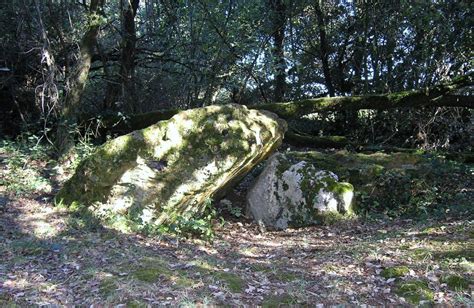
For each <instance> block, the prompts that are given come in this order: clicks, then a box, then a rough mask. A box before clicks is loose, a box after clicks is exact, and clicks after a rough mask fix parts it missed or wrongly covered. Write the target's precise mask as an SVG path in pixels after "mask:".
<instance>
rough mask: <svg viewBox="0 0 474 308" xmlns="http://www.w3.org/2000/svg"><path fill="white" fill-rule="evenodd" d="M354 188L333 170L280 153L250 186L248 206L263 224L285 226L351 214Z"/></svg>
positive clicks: (263, 225) (314, 222)
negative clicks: (340, 178) (322, 168)
mask: <svg viewBox="0 0 474 308" xmlns="http://www.w3.org/2000/svg"><path fill="white" fill-rule="evenodd" d="M353 191H354V188H353V187H352V185H351V184H349V183H345V182H339V181H338V177H337V175H336V174H334V173H333V172H330V171H326V170H321V169H317V168H316V167H315V166H314V165H312V164H311V163H309V162H307V161H304V160H300V161H295V160H294V159H292V158H291V157H287V156H286V155H284V154H280V153H277V154H274V155H273V156H272V157H271V158H270V159H269V160H268V161H267V163H266V166H265V169H264V170H263V172H262V173H261V174H260V176H259V177H258V178H257V180H256V181H255V183H254V185H253V186H252V187H251V188H250V190H249V192H248V194H247V207H248V212H249V214H251V216H252V217H253V218H254V219H255V220H256V221H257V222H258V223H259V224H260V225H261V226H262V227H265V228H269V229H277V230H283V229H286V228H287V227H301V226H308V225H312V224H319V223H325V222H326V221H327V219H328V218H330V219H333V218H343V217H344V216H345V215H346V214H351V213H352V197H353V194H354V193H353Z"/></svg>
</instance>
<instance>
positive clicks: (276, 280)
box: [0, 196, 474, 306]
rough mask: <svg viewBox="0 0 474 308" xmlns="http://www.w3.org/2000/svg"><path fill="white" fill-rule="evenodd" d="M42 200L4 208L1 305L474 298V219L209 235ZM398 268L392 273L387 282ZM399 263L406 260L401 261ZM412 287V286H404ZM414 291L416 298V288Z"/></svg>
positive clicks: (453, 301) (247, 226) (244, 227)
mask: <svg viewBox="0 0 474 308" xmlns="http://www.w3.org/2000/svg"><path fill="white" fill-rule="evenodd" d="M68 216H69V214H68V213H66V212H64V210H59V209H57V208H54V207H53V206H52V204H51V203H50V202H49V201H48V200H43V199H42V198H41V197H39V196H36V198H33V196H31V197H21V198H15V199H11V200H8V204H7V205H6V206H4V207H3V211H2V213H1V214H0V240H1V241H0V243H1V244H0V256H1V262H0V303H2V304H12V303H16V304H18V305H20V306H23V305H27V304H38V305H47V304H60V305H75V304H80V305H91V304H101V305H118V304H126V305H131V306H134V305H135V306H137V305H138V306H140V305H155V304H164V305H166V304H169V305H173V306H175V305H185V306H188V305H198V304H226V305H263V306H278V305H279V304H303V305H305V304H310V305H317V304H323V305H328V304H338V303H348V304H353V305H362V304H367V305H387V304H396V305H398V304H408V303H410V302H411V303H414V302H413V300H414V299H413V298H411V297H412V295H413V294H415V295H417V293H416V292H411V293H410V292H409V294H405V293H403V290H400V286H401V284H402V283H403V282H407V281H408V282H410V281H418V282H420V281H422V282H425V283H426V286H427V289H426V294H425V295H423V294H424V293H423V292H424V291H423V290H422V291H423V292H422V293H423V294H422V296H421V298H419V299H418V298H415V300H420V301H422V302H423V300H426V301H431V300H432V301H433V302H434V303H440V304H448V305H466V306H471V305H473V301H472V290H473V289H472V288H473V285H468V286H467V288H464V287H463V288H462V289H461V288H457V289H456V288H454V289H455V290H451V289H452V288H450V286H449V285H448V284H447V283H446V281H443V279H446V278H444V277H448V276H449V275H455V276H456V275H457V276H459V277H463V278H465V279H466V281H469V279H471V280H470V284H471V283H472V271H473V265H474V263H473V262H474V258H473V257H474V254H473V245H472V244H473V241H472V238H473V234H474V232H473V225H472V222H465V221H444V222H436V223H430V222H429V221H428V222H426V223H423V224H420V223H418V224H414V223H413V222H411V221H385V222H371V223H363V222H360V221H359V222H358V221H355V222H351V223H346V224H341V225H334V226H330V227H310V228H303V229H298V230H288V231H283V232H267V233H264V234H261V233H260V231H259V230H258V228H257V227H256V225H254V224H252V223H242V222H227V223H225V225H224V226H222V227H220V228H219V229H218V230H217V238H216V239H215V240H214V241H213V243H212V244H211V243H203V242H200V241H189V240H188V241H185V242H183V241H178V240H176V239H173V238H165V237H161V238H148V237H142V236H139V235H133V234H117V233H115V232H114V231H113V230H107V229H105V228H103V227H100V226H95V228H94V227H90V226H89V227H87V228H83V226H81V223H80V221H75V222H74V221H71V218H70V217H68ZM396 266H406V268H408V270H407V271H406V272H404V271H402V272H403V273H402V275H401V276H400V277H391V278H386V277H385V278H384V277H383V276H387V275H386V274H385V275H384V273H386V272H387V271H385V272H384V269H385V270H386V269H393V268H394V267H395V268H397V267H396ZM400 268H403V267H400ZM412 293H413V294H412ZM415 297H416V296H415Z"/></svg>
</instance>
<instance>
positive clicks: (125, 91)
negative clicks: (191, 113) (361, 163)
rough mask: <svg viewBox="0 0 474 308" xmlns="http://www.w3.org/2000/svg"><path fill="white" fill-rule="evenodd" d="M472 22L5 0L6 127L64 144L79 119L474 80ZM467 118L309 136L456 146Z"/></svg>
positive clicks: (443, 6) (444, 16)
mask: <svg viewBox="0 0 474 308" xmlns="http://www.w3.org/2000/svg"><path fill="white" fill-rule="evenodd" d="M470 13H472V5H470V4H469V3H468V2H466V1H415V2H411V1H307V0H265V1H246V0H241V1H240V0H239V1H236V0H228V1H207V0H197V1H168V0H160V1H158V0H145V1H139V0H134V1H124V0H121V1H105V0H92V1H61V0H56V1H55V0H47V1H46V0H45V1H40V0H34V1H6V2H5V3H4V4H3V7H2V10H1V12H0V14H1V18H0V26H1V28H2V29H3V31H2V33H1V34H0V36H1V43H0V44H1V52H0V66H1V72H0V74H1V80H0V86H1V91H2V92H1V99H2V103H1V108H2V118H0V121H1V124H2V129H3V131H4V133H6V134H9V135H16V134H18V133H19V131H20V129H21V127H23V128H25V127H28V129H30V130H31V129H33V128H34V129H35V130H36V131H37V132H38V133H39V134H43V135H44V136H45V137H48V138H51V139H53V136H52V135H54V134H55V133H56V132H57V133H58V134H57V135H58V136H59V139H64V138H66V136H65V135H69V132H71V131H74V130H76V129H77V125H79V124H80V122H79V118H80V117H81V116H82V115H84V114H86V115H88V116H92V117H95V118H97V117H98V118H100V116H103V115H111V114H112V115H116V116H119V117H122V116H124V115H131V114H137V113H145V112H149V111H154V110H157V109H187V108H193V107H201V106H205V105H210V104H224V103H237V104H245V105H258V104H261V103H271V102H282V101H295V100H302V99H307V98H315V97H326V96H330V97H332V96H357V95H368V94H385V93H398V92H402V91H407V90H420V89H421V90H422V89H427V88H430V87H434V86H436V85H439V84H442V83H446V82H450V81H451V80H452V79H453V78H455V77H458V76H462V75H465V74H467V73H469V72H470V71H471V70H472V50H471V48H470V44H469V42H471V41H472V19H470V18H468V16H469V15H470ZM469 89H470V88H469V87H468V88H467V90H466V88H464V92H463V94H466V91H467V94H470V93H469V91H471V92H472V89H471V90H469ZM458 94H459V93H458ZM461 94H462V93H461ZM464 100H465V99H464ZM468 113H469V112H467V111H466V110H465V109H443V108H441V109H439V108H427V109H422V110H420V109H415V110H409V111H408V110H395V111H394V110H392V111H389V112H385V111H378V112H373V111H368V112H366V113H365V116H363V117H360V116H358V115H357V114H355V113H354V112H342V113H339V114H337V113H336V115H335V117H328V116H326V115H324V114H323V115H320V121H319V124H313V125H312V129H311V131H308V132H307V133H310V134H313V135H314V134H319V135H321V134H322V135H335V134H336V135H347V136H352V137H354V138H355V137H357V139H358V140H359V139H360V141H361V142H364V143H367V142H369V141H370V143H377V142H379V143H380V142H384V141H385V140H386V139H387V138H389V137H390V136H389V135H387V134H388V133H390V134H391V131H393V130H398V129H400V128H401V127H403V128H407V130H406V131H404V132H400V133H399V134H398V135H396V136H394V137H392V138H390V139H391V140H393V141H396V142H397V143H398V144H397V145H404V146H422V147H423V146H424V147H428V148H443V147H444V148H445V149H447V148H450V147H452V144H451V143H453V142H455V141H460V143H459V144H457V145H454V148H453V149H457V148H459V147H460V146H461V145H462V144H463V142H464V143H465V142H466V134H464V135H463V133H462V129H461V130H460V129H459V128H460V127H463V125H464V124H463V123H464V122H466V121H468V118H469V114H468ZM407 117H408V119H409V121H406V119H407ZM404 119H405V121H402V120H404ZM369 122H370V124H369ZM387 122H388V123H387ZM358 124H361V125H362V126H361V125H358ZM65 125H66V126H68V128H67V129H61V128H62V127H63V128H64V126H65ZM367 125H371V126H372V130H373V129H376V130H377V132H378V133H377V136H375V135H373V134H372V135H370V133H369V132H368V131H367ZM454 130H456V132H453V131H454ZM64 131H67V132H68V133H67V134H65V133H64ZM431 132H437V133H438V134H439V136H440V138H437V140H433V139H430V137H429V136H428V135H430V133H431ZM448 139H449V141H448ZM462 140H464V141H462ZM62 141H64V140H62ZM62 143H63V142H59V143H57V146H58V147H64V146H65V145H64V144H62Z"/></svg>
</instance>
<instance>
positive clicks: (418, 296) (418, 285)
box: [395, 280, 434, 305]
mask: <svg viewBox="0 0 474 308" xmlns="http://www.w3.org/2000/svg"><path fill="white" fill-rule="evenodd" d="M395 293H396V294H397V295H398V296H401V297H403V298H405V299H406V300H407V301H408V302H409V303H411V304H413V305H418V304H419V303H420V302H421V301H428V302H432V301H433V300H434V292H433V291H432V290H431V289H430V288H429V287H428V282H427V281H425V280H408V281H400V282H399V283H398V284H397V285H396V289H395Z"/></svg>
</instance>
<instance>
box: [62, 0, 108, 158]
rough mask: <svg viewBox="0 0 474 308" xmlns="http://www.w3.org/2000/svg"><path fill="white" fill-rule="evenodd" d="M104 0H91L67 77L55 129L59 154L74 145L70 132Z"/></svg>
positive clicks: (87, 73)
mask: <svg viewBox="0 0 474 308" xmlns="http://www.w3.org/2000/svg"><path fill="white" fill-rule="evenodd" d="M104 2H105V0H91V3H90V6H89V12H88V16H87V17H88V21H87V23H88V25H87V30H86V32H85V33H84V36H83V37H82V39H81V42H80V48H79V58H78V60H77V63H76V65H75V68H74V71H73V73H72V76H71V77H70V78H69V91H68V93H67V96H66V99H65V102H64V107H63V109H62V112H61V117H60V123H59V126H58V130H57V136H56V145H57V148H58V150H59V153H60V154H61V155H64V154H67V153H68V152H69V151H70V150H72V149H73V147H74V134H72V133H71V132H70V130H71V128H72V126H73V125H75V124H77V120H78V112H79V109H80V108H79V107H80V103H81V97H82V94H83V92H84V88H85V86H86V83H87V79H88V76H89V70H90V67H91V61H92V55H93V52H94V46H95V45H96V42H97V34H98V32H99V28H100V26H101V23H102V22H101V16H100V11H101V10H102V7H103V5H104Z"/></svg>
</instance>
